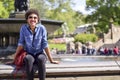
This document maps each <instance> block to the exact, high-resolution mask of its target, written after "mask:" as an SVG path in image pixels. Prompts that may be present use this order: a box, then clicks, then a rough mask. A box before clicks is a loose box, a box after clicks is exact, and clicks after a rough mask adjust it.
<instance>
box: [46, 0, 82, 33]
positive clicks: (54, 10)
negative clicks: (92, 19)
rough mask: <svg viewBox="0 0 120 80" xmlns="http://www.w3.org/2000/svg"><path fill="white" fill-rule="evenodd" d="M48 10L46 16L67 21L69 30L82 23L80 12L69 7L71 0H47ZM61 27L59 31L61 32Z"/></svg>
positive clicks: (71, 30)
mask: <svg viewBox="0 0 120 80" xmlns="http://www.w3.org/2000/svg"><path fill="white" fill-rule="evenodd" d="M47 1H48V5H49V10H48V11H47V15H46V17H47V18H49V19H54V20H62V21H64V22H66V23H67V26H68V28H69V31H70V32H73V31H74V30H75V28H76V26H78V25H80V24H81V23H82V21H81V19H82V14H81V13H78V12H76V11H74V10H73V9H72V7H71V5H72V4H73V2H72V0H47ZM61 30H62V29H59V32H61V33H62V31H61Z"/></svg>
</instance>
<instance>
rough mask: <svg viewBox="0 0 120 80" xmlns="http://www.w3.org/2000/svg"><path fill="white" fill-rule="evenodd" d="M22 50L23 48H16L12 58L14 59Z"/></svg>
mask: <svg viewBox="0 0 120 80" xmlns="http://www.w3.org/2000/svg"><path fill="white" fill-rule="evenodd" d="M22 49H23V46H18V47H17V49H16V52H15V56H14V58H15V57H16V55H17V54H18V53H19V52H20V51H21V50H22Z"/></svg>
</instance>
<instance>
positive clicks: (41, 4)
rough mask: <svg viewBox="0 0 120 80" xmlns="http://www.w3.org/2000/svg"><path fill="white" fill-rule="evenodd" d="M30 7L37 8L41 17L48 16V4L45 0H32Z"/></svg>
mask: <svg viewBox="0 0 120 80" xmlns="http://www.w3.org/2000/svg"><path fill="white" fill-rule="evenodd" d="M30 8H34V9H37V10H38V11H39V13H40V16H41V18H46V15H45V14H46V11H47V5H46V1H45V0H30Z"/></svg>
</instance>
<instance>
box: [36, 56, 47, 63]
mask: <svg viewBox="0 0 120 80" xmlns="http://www.w3.org/2000/svg"><path fill="white" fill-rule="evenodd" d="M38 60H39V61H40V62H45V61H46V56H45V55H39V56H38Z"/></svg>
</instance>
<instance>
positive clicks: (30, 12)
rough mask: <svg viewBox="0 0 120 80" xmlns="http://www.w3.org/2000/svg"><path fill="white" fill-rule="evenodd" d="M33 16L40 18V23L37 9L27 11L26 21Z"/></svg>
mask: <svg viewBox="0 0 120 80" xmlns="http://www.w3.org/2000/svg"><path fill="white" fill-rule="evenodd" d="M31 14H36V15H37V16H38V22H39V21H40V17H39V13H38V10H36V9H29V10H27V11H26V13H25V19H26V20H27V19H28V16H29V15H31Z"/></svg>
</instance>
